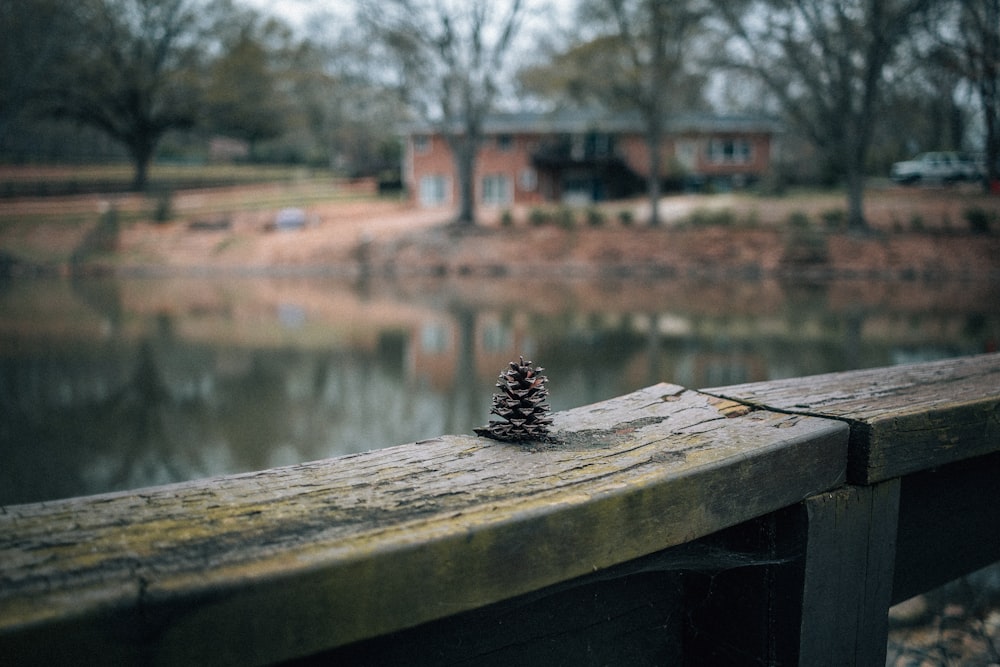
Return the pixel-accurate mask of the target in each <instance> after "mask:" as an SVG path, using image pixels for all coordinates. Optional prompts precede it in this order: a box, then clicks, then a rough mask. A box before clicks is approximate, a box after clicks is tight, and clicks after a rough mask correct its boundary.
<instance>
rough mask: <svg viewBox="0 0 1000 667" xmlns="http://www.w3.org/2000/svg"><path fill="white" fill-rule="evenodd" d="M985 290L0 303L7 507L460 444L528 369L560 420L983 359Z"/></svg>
mask: <svg viewBox="0 0 1000 667" xmlns="http://www.w3.org/2000/svg"><path fill="white" fill-rule="evenodd" d="M998 292H1000V290H998V289H997V288H996V287H995V286H993V285H989V284H980V283H947V284H931V283H927V282H921V281H912V282H893V283H878V282H868V281H850V282H836V283H829V284H800V283H781V282H774V281H755V280H750V281H748V282H745V283H732V282H727V283H712V282H704V281H681V280H664V281H662V282H657V281H650V282H648V283H645V284H635V282H634V281H625V280H622V281H617V280H614V279H607V280H602V281H597V282H584V281H565V282H560V281H557V280H551V279H544V280H543V279H539V280H534V281H532V280H517V281H515V280H506V279H505V280H489V279H483V278H476V279H465V280H463V279H457V278H453V279H419V280H410V281H398V282H386V283H381V282H368V283H362V284H352V283H348V282H341V281H337V280H332V279H325V278H301V277H299V278H274V277H270V278H262V277H246V278H226V279H219V278H211V277H201V278H185V279H172V278H171V279H167V278H158V279H101V280H96V279H95V280H23V281H21V280H15V281H8V282H3V283H0V505H7V504H14V503H23V502H34V501H40V500H46V499H53V498H61V497H68V496H76V495H85V494H93V493H102V492H106V491H114V490H123V489H133V488H139V487H144V486H150V485H155V484H161V483H167V482H174V481H181V480H187V479H193V478H198V477H205V476H210V475H216V474H224V473H232V472H241V471H249V470H256V469H262V468H267V467H273V466H278V465H285V464H292V463H298V462H302V461H310V460H315V459H320V458H325V457H330V456H339V455H343V454H348V453H351V452H358V451H364V450H367V449H373V448H379V447H385V446H391V445H396V444H402V443H407V442H412V441H417V440H421V439H425V438H430V437H434V436H436V435H441V434H443V433H471V431H472V429H473V427H475V426H479V425H482V424H485V423H486V422H487V421H488V419H489V414H488V411H489V406H490V397H491V395H492V392H493V389H494V387H493V384H494V382H495V381H496V378H497V375H498V373H499V372H500V370H501V369H503V368H504V367H505V366H506V364H507V362H508V361H510V360H511V359H516V358H517V356H518V355H521V354H523V355H524V356H525V357H526V358H529V359H532V360H533V361H535V362H536V363H537V364H540V365H542V366H544V367H545V368H546V374H547V375H548V376H549V379H550V381H549V387H550V392H551V403H552V406H553V409H555V410H561V409H566V408H570V407H575V406H578V405H585V404H588V403H592V402H595V401H599V400H603V399H606V398H609V397H612V396H615V395H619V394H622V393H626V392H629V391H632V390H634V389H637V388H640V387H644V386H647V385H651V384H654V383H656V382H661V381H662V382H671V383H675V384H679V385H683V386H686V387H689V388H700V387H709V386H719V385H725V384H734V383H741V382H750V381H757V380H767V379H775V378H782V377H791V376H798V375H808V374H814V373H823V372H829V371H840V370H849V369H853V368H862V367H874V366H884V365H893V364H899V363H907V362H916V361H926V360H931V359H938V358H943V357H950V356H959V355H965V354H977V353H981V352H985V351H992V350H995V349H996V346H997V343H998V341H1000V309H998V307H997V304H998V303H1000V294H998Z"/></svg>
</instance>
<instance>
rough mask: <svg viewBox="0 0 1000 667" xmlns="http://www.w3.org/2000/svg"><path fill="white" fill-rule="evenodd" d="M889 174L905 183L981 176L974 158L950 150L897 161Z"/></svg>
mask: <svg viewBox="0 0 1000 667" xmlns="http://www.w3.org/2000/svg"><path fill="white" fill-rule="evenodd" d="M889 175H890V177H891V178H892V180H893V181H895V182H896V183H903V184H911V183H918V182H921V181H929V182H932V183H953V182H955V181H974V180H977V179H979V178H980V177H981V173H980V169H979V166H978V165H977V164H976V163H975V162H974V161H973V160H971V159H969V158H968V157H966V156H965V155H963V154H961V153H954V152H949V151H936V152H932V153H921V154H920V155H917V156H916V157H915V158H913V159H912V160H906V161H905V162H896V163H895V164H893V165H892V171H891V172H890V174H889Z"/></svg>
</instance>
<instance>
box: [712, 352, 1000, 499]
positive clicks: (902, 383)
mask: <svg viewBox="0 0 1000 667" xmlns="http://www.w3.org/2000/svg"><path fill="white" fill-rule="evenodd" d="M703 391H704V392H705V393H708V394H712V395H716V396H720V397H725V398H728V399H732V400H735V401H740V402H743V403H746V404H749V405H753V406H756V407H760V408H765V409H769V410H780V411H783V412H789V413H793V414H803V415H814V416H821V417H828V418H834V419H842V420H844V421H846V422H848V423H849V424H850V425H851V443H850V451H849V461H848V481H849V482H851V483H852V484H874V483H876V482H880V481H884V480H887V479H891V478H893V477H901V476H903V475H906V474H909V473H911V472H915V471H918V470H925V469H928V468H933V467H935V466H939V465H944V464H947V463H951V462H953V461H960V460H963V459H968V458H972V457H976V456H982V455H984V454H988V453H990V452H995V451H1000V354H988V355H980V356H974V357H962V358H958V359H948V360H945V361H939V362H932V363H925V364H915V365H911V366H896V367H892V368H875V369H868V370H860V371H851V372H847V373H828V374H825V375H814V376H811V377H802V378H794V379H789V380H776V381H771V382H756V383H751V384H744V385H734V386H731V387H719V388H713V389H705V390H703Z"/></svg>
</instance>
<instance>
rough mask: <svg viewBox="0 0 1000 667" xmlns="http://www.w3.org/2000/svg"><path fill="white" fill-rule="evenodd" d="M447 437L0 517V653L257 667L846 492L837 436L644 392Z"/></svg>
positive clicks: (712, 402)
mask: <svg viewBox="0 0 1000 667" xmlns="http://www.w3.org/2000/svg"><path fill="white" fill-rule="evenodd" d="M555 420H556V421H555V426H556V429H557V432H556V436H557V441H556V442H554V443H548V444H544V445H539V446H536V447H524V446H519V445H506V444H501V443H497V442H494V441H490V440H486V439H482V438H474V437H464V436H447V437H442V438H437V439H434V440H431V441H426V442H421V443H415V444H411V445H404V446H401V447H395V448H389V449H382V450H376V451H372V452H367V453H364V454H359V455H354V456H348V457H343V458H340V459H333V460H328V461H320V462H315V463H310V464H305V465H300V466H292V467H287V468H280V469H274V470H268V471H264V472H260V473H253V474H245V475H234V476H228V477H222V478H215V479H210V480H200V481H197V482H191V483H186V484H179V485H172V486H167V487H159V488H153V489H146V490H142V491H137V492H134V493H122V494H110V495H104V496H95V497H90V498H79V499H71V500H66V501H59V502H51V503H40V504H35V505H22V506H10V507H6V508H2V509H0V655H3V656H6V657H9V658H11V659H13V660H14V662H17V663H19V664H22V663H24V664H31V663H45V664H53V663H66V662H73V663H75V664H83V663H86V662H88V659H89V660H93V661H95V662H101V663H107V662H115V663H119V664H124V663H139V662H142V663H164V664H172V663H185V664H190V663H197V664H209V663H213V662H214V663H218V664H260V663H267V662H274V661H279V660H283V659H287V658H291V657H295V656H299V655H307V654H311V653H314V652H316V651H319V650H322V649H326V648H330V647H333V646H338V645H343V644H347V643H349V642H353V641H356V640H359V639H363V638H366V637H373V636H378V635H381V634H384V633H388V632H391V631H395V630H398V629H402V628H406V627H412V626H414V625H417V624H419V623H423V622H426V621H429V620H432V619H436V618H441V617H444V616H447V615H450V614H454V613H456V612H460V611H462V610H467V609H473V608H477V607H481V606H484V605H486V604H489V603H491V602H495V601H498V600H503V599H507V598H510V597H512V596H515V595H518V594H520V593H525V592H529V591H533V590H538V589H540V588H543V587H545V586H546V585H549V584H553V583H556V582H560V581H565V580H567V579H570V578H572V577H576V576H579V575H581V574H584V573H586V572H589V571H592V570H599V569H601V568H605V567H608V566H611V565H613V564H615V563H620V562H623V561H626V560H629V559H632V558H635V557H638V556H641V555H644V554H648V553H652V552H654V551H658V550H660V549H664V548H666V547H669V546H672V545H676V544H680V543H683V542H687V541H690V540H692V539H694V538H696V537H699V536H701V535H706V534H709V533H712V532H714V531H716V530H719V529H720V528H724V527H726V526H730V525H734V524H736V523H739V522H741V521H745V520H747V519H750V518H752V517H756V516H760V515H762V514H765V513H767V512H770V511H773V510H775V509H778V508H780V507H784V506H787V505H790V504H793V503H796V502H798V501H800V500H801V499H803V498H805V497H808V496H810V495H813V494H815V493H817V492H820V491H823V490H826V489H830V488H834V487H836V486H838V485H839V484H841V483H842V482H843V479H844V475H845V463H846V446H847V442H846V441H847V427H846V426H845V425H844V424H842V423H839V422H834V421H829V420H821V419H814V418H810V417H802V416H797V415H787V414H776V413H771V412H767V411H762V410H755V411H750V410H748V409H746V408H744V407H742V406H738V405H735V404H733V403H732V402H730V401H724V400H720V399H716V398H713V397H709V396H706V395H703V394H698V393H696V392H691V391H685V390H683V389H682V388H680V387H676V386H672V385H657V386H654V387H650V388H648V389H645V390H642V391H638V392H635V393H633V394H629V395H628V396H625V397H621V398H617V399H613V400H611V401H607V402H605V403H600V404H597V405H594V406H588V407H585V408H579V409H576V410H570V411H567V412H563V413H557V414H556V415H555Z"/></svg>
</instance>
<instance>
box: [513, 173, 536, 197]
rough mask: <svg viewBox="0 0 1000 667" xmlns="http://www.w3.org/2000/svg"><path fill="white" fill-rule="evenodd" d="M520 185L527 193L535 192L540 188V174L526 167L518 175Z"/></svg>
mask: <svg viewBox="0 0 1000 667" xmlns="http://www.w3.org/2000/svg"><path fill="white" fill-rule="evenodd" d="M517 180H518V183H519V184H520V186H521V189H522V190H524V191H525V192H534V191H535V188H537V187H538V172H537V171H535V170H534V169H532V168H531V167H525V168H524V169H522V170H521V173H520V174H519V175H518V179H517Z"/></svg>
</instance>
